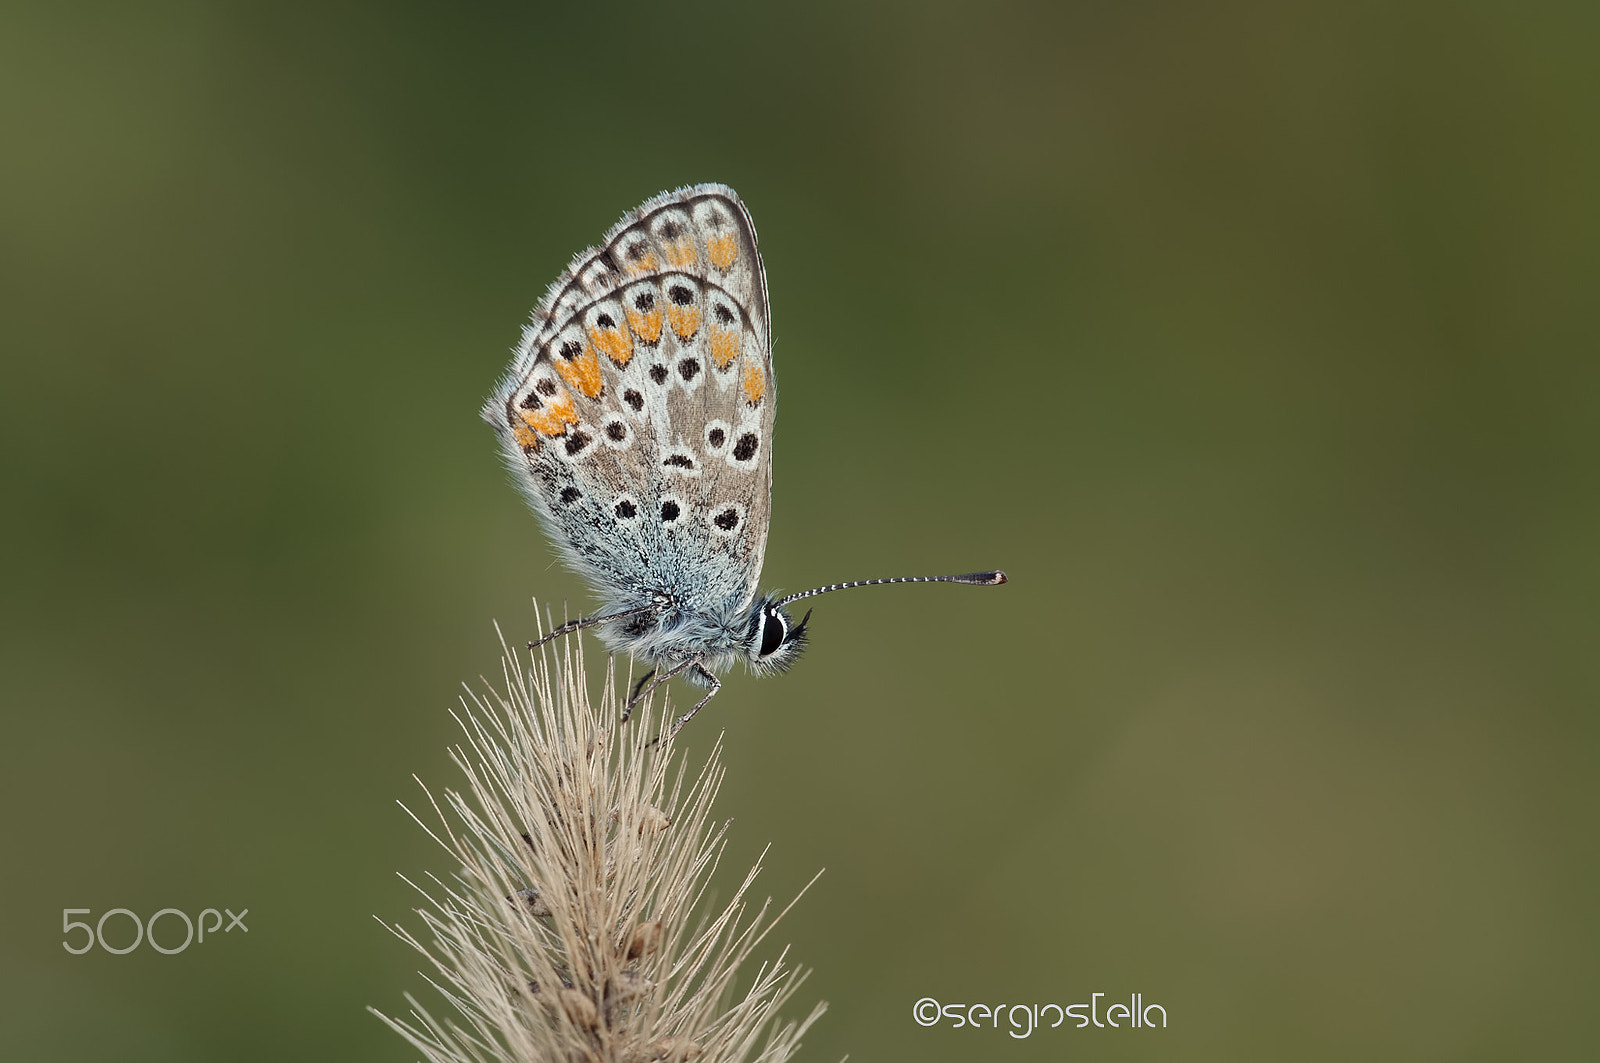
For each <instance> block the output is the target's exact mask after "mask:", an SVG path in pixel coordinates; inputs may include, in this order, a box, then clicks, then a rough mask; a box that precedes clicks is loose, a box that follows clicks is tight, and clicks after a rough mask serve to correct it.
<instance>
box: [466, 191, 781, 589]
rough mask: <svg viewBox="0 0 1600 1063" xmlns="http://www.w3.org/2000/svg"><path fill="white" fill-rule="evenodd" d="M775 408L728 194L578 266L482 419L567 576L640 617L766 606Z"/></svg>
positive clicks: (696, 197) (753, 256) (658, 215)
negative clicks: (762, 597)
mask: <svg viewBox="0 0 1600 1063" xmlns="http://www.w3.org/2000/svg"><path fill="white" fill-rule="evenodd" d="M773 406H774V386H773V377H772V361H771V346H770V331H769V320H768V310H767V294H766V279H765V274H764V271H763V269H762V264H761V259H760V255H759V252H758V251H757V247H756V241H755V230H754V228H753V227H752V226H751V224H750V220H749V215H748V213H747V212H746V211H745V209H744V207H743V205H742V204H741V203H740V202H739V199H738V197H737V196H736V195H734V193H733V191H732V190H731V189H728V188H726V187H723V186H720V185H700V186H696V187H694V188H690V189H683V190H680V191H678V192H674V193H668V194H664V195H661V196H657V197H656V198H654V199H652V200H650V201H648V202H646V203H645V204H644V205H643V206H641V207H640V208H639V209H637V210H635V211H633V212H631V213H629V214H628V215H627V216H625V217H624V218H623V219H622V221H621V222H619V223H618V224H617V225H616V226H615V227H614V228H613V229H612V230H611V232H609V233H608V234H607V236H606V240H605V243H604V245H603V246H602V247H601V248H599V249H597V250H591V251H588V252H585V253H584V254H583V255H580V256H578V258H577V259H576V260H574V262H573V263H572V265H571V266H570V267H569V268H568V269H567V271H566V272H565V273H564V274H563V275H562V276H561V277H560V278H559V279H558V280H557V281H556V283H555V284H554V285H552V286H551V288H550V291H549V292H548V293H547V295H546V296H545V299H544V300H543V301H542V302H541V303H540V305H539V307H538V309H537V310H536V311H535V313H534V320H533V324H532V325H531V326H530V327H529V328H528V329H527V330H525V332H524V336H523V341H522V344H521V345H520V346H519V349H518V352H517V357H516V359H515V360H514V361H513V363H512V366H511V369H510V371H509V372H508V374H507V376H506V377H505V379H504V380H503V381H502V383H501V386H500V387H499V388H498V389H497V390H496V392H495V394H494V395H493V396H492V397H491V398H490V400H489V402H488V404H487V405H486V406H485V409H484V415H485V419H487V420H489V421H490V423H491V424H493V425H494V426H495V428H496V429H497V431H498V434H499V435H500V438H501V441H502V444H503V447H504V449H505V452H506V456H507V458H508V460H509V461H510V462H511V464H512V465H513V467H514V468H515V469H516V470H517V479H518V483H519V486H521V487H522V488H523V491H524V493H525V494H526V495H527V496H528V498H529V500H530V502H531V503H532V504H533V508H534V510H535V511H536V512H537V513H538V514H539V516H540V517H541V519H542V520H543V522H544V524H545V527H546V529H547V530H548V531H549V533H550V534H551V536H552V537H553V538H554V539H555V540H556V542H557V543H558V545H559V546H560V547H561V549H562V552H563V554H564V555H565V556H566V558H567V559H568V561H569V562H571V563H572V564H573V565H574V567H576V568H577V569H578V570H579V571H580V572H581V573H583V574H584V575H585V576H587V577H588V578H589V579H591V580H592V581H593V582H595V583H596V584H597V585H598V589H600V590H601V591H602V592H603V593H605V595H606V597H607V598H608V599H610V600H611V602H612V604H613V605H619V606H626V605H629V604H633V603H637V602H638V601H640V600H641V599H644V600H648V596H649V595H651V594H652V593H655V592H656V591H658V590H660V589H662V588H668V589H671V590H672V591H673V592H674V593H675V594H677V595H679V596H681V597H684V598H687V599H699V600H702V601H705V602H723V601H735V602H743V601H748V600H749V599H750V598H751V596H752V595H753V594H754V592H755V588H756V581H757V579H758V578H759V575H760V570H761V562H762V557H763V554H764V552H765V546H766V531H767V524H768V520H769V516H770V507H771V438H772V423H773Z"/></svg>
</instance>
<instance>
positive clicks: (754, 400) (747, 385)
mask: <svg viewBox="0 0 1600 1063" xmlns="http://www.w3.org/2000/svg"><path fill="white" fill-rule="evenodd" d="M766 393H767V374H766V373H764V372H762V369H761V367H760V366H759V365H756V364H755V363H754V362H752V363H750V364H749V365H747V366H745V367H744V397H745V398H746V399H749V400H750V405H752V406H754V405H756V404H758V403H759V402H760V401H761V396H763V395H765V394H766Z"/></svg>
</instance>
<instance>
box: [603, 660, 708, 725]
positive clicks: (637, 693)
mask: <svg viewBox="0 0 1600 1063" xmlns="http://www.w3.org/2000/svg"><path fill="white" fill-rule="evenodd" d="M691 664H694V665H697V664H699V661H697V660H696V659H695V658H693V657H691V658H689V659H688V660H687V661H684V662H683V663H682V664H675V665H673V666H672V667H671V668H669V669H667V670H666V671H665V672H662V673H661V674H659V675H656V673H654V672H651V673H649V675H646V676H645V677H644V679H649V678H650V677H651V676H655V681H654V682H652V683H651V684H650V685H649V686H648V687H645V686H644V679H641V680H639V686H638V687H635V688H634V690H633V696H632V697H631V698H629V699H628V704H627V706H626V707H625V708H624V709H623V710H622V719H621V720H620V721H619V722H620V723H627V722H628V717H629V716H632V715H633V707H634V706H635V705H637V704H639V702H640V700H641V699H643V698H645V697H648V696H649V695H651V694H654V693H655V690H656V687H658V686H660V685H661V684H662V683H665V682H666V681H667V680H669V679H671V678H672V677H673V676H675V675H677V674H678V673H679V672H681V671H683V670H684V669H685V668H687V667H689V666H690V665H691ZM639 687H644V689H643V690H641V689H639Z"/></svg>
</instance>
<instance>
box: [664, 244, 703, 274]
mask: <svg viewBox="0 0 1600 1063" xmlns="http://www.w3.org/2000/svg"><path fill="white" fill-rule="evenodd" d="M661 253H662V254H664V255H666V256H667V265H669V266H673V267H675V268H680V269H681V268H682V267H684V266H692V265H694V264H695V263H696V262H697V261H699V259H700V254H699V252H697V251H696V250H695V249H694V241H693V240H691V239H689V238H687V237H685V238H684V239H682V240H678V241H677V242H675V243H670V244H667V245H665V246H664V247H662V249H661Z"/></svg>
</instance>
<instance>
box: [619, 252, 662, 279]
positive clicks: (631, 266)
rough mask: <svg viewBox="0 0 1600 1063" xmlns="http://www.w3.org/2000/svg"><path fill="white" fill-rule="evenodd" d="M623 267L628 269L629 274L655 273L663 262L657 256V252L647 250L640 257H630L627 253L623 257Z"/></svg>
mask: <svg viewBox="0 0 1600 1063" xmlns="http://www.w3.org/2000/svg"><path fill="white" fill-rule="evenodd" d="M622 268H623V269H625V270H627V271H628V273H629V274H636V273H653V272H655V271H656V270H657V269H659V268H661V262H660V260H658V259H657V258H656V253H655V252H654V251H646V252H645V253H644V254H642V255H640V256H639V257H638V258H628V257H627V256H626V255H624V256H623V258H622Z"/></svg>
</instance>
